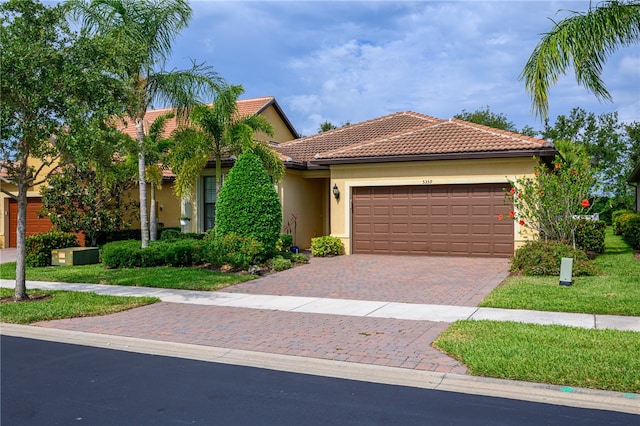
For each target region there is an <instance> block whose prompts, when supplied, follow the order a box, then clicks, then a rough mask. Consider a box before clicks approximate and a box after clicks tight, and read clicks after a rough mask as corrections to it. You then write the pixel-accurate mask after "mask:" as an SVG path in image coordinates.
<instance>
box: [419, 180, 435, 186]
mask: <svg viewBox="0 0 640 426" xmlns="http://www.w3.org/2000/svg"><path fill="white" fill-rule="evenodd" d="M432 183H433V179H422V184H423V185H431V184H432Z"/></svg>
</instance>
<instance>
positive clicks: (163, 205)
mask: <svg viewBox="0 0 640 426" xmlns="http://www.w3.org/2000/svg"><path fill="white" fill-rule="evenodd" d="M238 111H239V113H240V114H241V115H249V114H260V115H263V116H264V117H266V118H267V119H268V120H269V121H270V122H271V124H272V125H273V127H274V135H273V136H272V137H269V136H267V135H261V134H258V135H256V136H257V137H258V138H259V139H261V140H265V141H271V142H284V141H290V140H292V139H295V138H297V137H298V133H297V132H296V130H295V129H294V128H293V126H292V125H291V123H290V122H289V119H288V118H287V117H286V115H285V114H284V112H283V111H282V109H281V108H280V106H279V105H278V103H277V102H276V100H275V98H273V97H270V96H269V97H260V98H252V99H244V100H239V101H238ZM168 112H170V110H169V109H159V110H152V111H149V112H148V113H147V114H146V116H145V129H147V130H148V129H149V126H150V125H151V123H153V121H154V120H155V119H156V118H157V117H158V116H160V115H162V114H165V113H168ZM175 127H176V120H175V119H174V120H169V121H168V122H167V125H166V128H165V133H166V134H167V135H168V134H169V133H171V131H173V130H174V129H175ZM122 131H123V132H124V133H126V134H128V135H129V136H131V137H134V138H135V128H134V125H133V123H125V126H124V127H123V128H122ZM33 165H34V166H35V167H38V166H39V163H38V162H37V161H35V160H34V164H33ZM231 165H232V162H231V161H226V162H225V163H224V166H225V168H226V170H228V169H229V168H230V167H231ZM211 167H214V165H213V163H211ZM6 178H7V175H6V171H5V170H3V169H0V185H2V189H3V190H7V191H8V192H11V193H17V188H16V187H15V186H14V185H12V184H10V183H8V181H7V180H6ZM174 180H175V175H174V174H173V173H172V172H171V171H170V170H165V171H164V172H163V186H162V189H160V190H158V191H156V199H157V209H158V211H157V217H158V222H159V223H160V224H161V225H163V226H166V227H175V226H180V224H179V218H180V216H181V215H182V213H181V210H182V211H183V212H184V210H185V208H186V209H187V210H189V208H190V207H191V206H193V209H192V211H188V212H187V213H188V214H193V217H194V218H195V219H196V220H192V221H191V223H190V227H193V229H194V231H198V232H203V231H205V230H206V227H204V226H203V223H205V221H206V217H205V216H206V215H205V214H203V211H205V210H206V209H205V208H204V207H205V206H207V205H208V204H211V201H212V200H211V195H210V194H211V189H212V188H215V172H214V170H213V168H211V169H207V170H205V172H204V173H203V175H202V177H201V178H200V179H199V181H198V182H197V184H196V188H195V190H194V195H193V197H192V199H193V200H194V201H192V202H184V201H183V202H182V203H181V201H180V200H179V199H178V198H177V197H176V196H175V194H174V193H173V181H174ZM40 186H41V185H39V186H37V187H34V188H31V189H30V191H29V192H28V194H27V196H28V204H27V236H29V235H33V234H38V233H41V232H47V231H49V230H50V229H51V228H52V227H53V225H52V224H51V222H50V221H49V219H48V218H42V219H41V218H38V217H37V215H36V212H37V211H38V210H39V209H40V208H41V207H42V201H41V197H40V191H39V188H40ZM147 193H148V194H149V193H150V192H149V191H148V192H147ZM129 195H130V196H131V197H133V199H136V200H137V199H138V191H137V190H133V191H131V193H130V194H129ZM149 201H150V200H149ZM209 210H210V209H209ZM17 213H18V204H17V202H16V201H14V200H13V199H11V197H9V196H8V195H7V194H5V193H1V192H0V247H15V246H16V228H17ZM136 226H139V225H138V224H136V223H133V227H136Z"/></svg>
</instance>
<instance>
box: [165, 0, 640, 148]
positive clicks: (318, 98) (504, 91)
mask: <svg viewBox="0 0 640 426" xmlns="http://www.w3.org/2000/svg"><path fill="white" fill-rule="evenodd" d="M593 4H597V1H594V2H593ZM191 7H192V8H193V18H192V20H191V22H190V24H189V27H188V28H186V29H185V30H183V31H182V32H181V34H180V35H179V36H178V38H177V39H176V40H175V41H174V43H173V54H172V56H171V57H170V58H169V60H168V62H167V64H166V68H167V69H173V68H176V69H185V68H189V67H190V66H191V63H192V60H195V61H196V62H198V63H202V62H204V63H206V64H207V65H210V66H212V67H213V68H214V69H215V70H216V71H217V72H218V73H219V74H220V75H221V76H222V77H223V78H224V79H225V80H226V81H227V82H228V83H230V84H242V85H243V87H244V89H245V94H244V95H242V96H241V98H253V97H262V96H274V97H275V99H276V101H277V102H278V104H279V105H280V106H281V107H282V109H283V110H284V112H285V114H286V115H287V117H288V118H289V120H290V121H291V123H292V124H293V126H294V127H295V128H296V130H297V131H298V133H300V134H301V135H311V134H314V133H317V132H318V128H319V125H320V123H322V122H324V121H330V122H332V123H333V124H335V125H340V124H344V123H346V122H350V123H356V122H359V121H364V120H369V119H373V118H377V117H380V116H383V115H386V114H390V113H394V112H399V111H414V112H418V113H422V114H427V115H431V116H434V117H438V118H445V119H446V118H451V117H453V116H454V115H455V114H459V113H461V112H462V111H463V110H466V111H468V112H473V111H476V110H478V109H484V108H485V107H489V108H490V110H491V111H492V112H494V113H501V114H504V115H505V116H506V117H507V118H508V119H509V120H510V121H512V122H514V123H515V125H516V127H517V128H518V129H521V128H522V127H524V126H525V125H529V126H532V127H533V128H535V129H541V128H542V127H543V126H542V123H541V121H540V119H539V118H536V117H535V115H534V114H533V113H532V110H531V100H530V97H529V95H528V93H527V92H526V91H525V88H524V82H523V81H521V80H520V79H519V76H520V73H521V72H522V69H523V67H524V65H525V63H526V61H527V59H528V58H529V56H530V54H531V52H532V51H533V49H534V48H535V46H536V44H537V42H538V41H539V39H540V37H541V34H543V33H545V32H548V31H550V30H551V28H552V26H553V22H552V20H556V21H557V20H560V19H562V18H563V17H565V16H567V15H568V13H569V11H581V12H584V11H586V10H587V9H588V7H589V2H588V1H578V2H576V1H572V2H568V1H516V0H511V1H417V2H401V1H253V2H244V1H212V0H209V1H206V0H199V1H192V2H191ZM602 77H603V80H604V82H605V84H606V87H607V89H608V90H609V92H610V93H611V95H612V97H613V102H604V103H603V102H600V101H598V99H597V98H596V97H595V96H594V95H593V94H592V93H590V92H588V91H587V90H586V89H584V88H583V87H581V86H579V85H578V84H577V83H576V81H575V77H574V74H573V70H570V72H569V74H567V76H566V77H562V78H561V79H560V81H559V82H558V84H557V85H555V86H554V87H553V88H552V89H551V91H550V114H549V120H550V122H551V123H553V122H555V119H556V117H557V116H558V115H560V114H564V115H568V114H569V113H570V111H571V109H572V108H574V107H577V106H579V107H582V108H583V109H585V110H586V111H588V112H594V113H596V114H601V113H608V112H614V111H617V112H618V117H619V120H620V121H623V122H632V121H640V45H635V46H631V47H627V48H623V49H619V50H618V51H617V52H616V53H615V54H613V55H612V56H610V57H609V59H608V61H607V63H606V66H605V68H604V70H603V74H602Z"/></svg>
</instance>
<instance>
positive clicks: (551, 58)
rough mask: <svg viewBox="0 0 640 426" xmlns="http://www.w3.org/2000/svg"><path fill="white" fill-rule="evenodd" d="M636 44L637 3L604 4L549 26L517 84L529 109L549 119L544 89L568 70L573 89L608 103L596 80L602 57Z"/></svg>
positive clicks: (638, 30) (638, 31)
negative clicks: (571, 73) (522, 86)
mask: <svg viewBox="0 0 640 426" xmlns="http://www.w3.org/2000/svg"><path fill="white" fill-rule="evenodd" d="M638 41H640V2H639V1H637V0H635V1H631V2H621V1H607V2H604V3H602V4H600V5H599V6H597V7H594V8H591V9H589V11H588V12H586V13H576V12H574V14H573V15H572V16H570V17H569V18H566V19H563V20H562V21H560V22H558V23H555V24H554V27H553V29H552V30H551V31H550V32H549V33H547V34H545V35H544V36H543V37H542V39H541V40H540V42H539V43H538V45H537V46H536V47H535V49H534V50H533V52H532V54H531V56H530V57H529V59H528V61H527V63H526V65H525V67H524V69H523V71H522V73H521V74H520V79H521V80H524V81H525V87H526V90H527V91H528V92H529V94H530V95H531V98H532V109H533V111H534V112H535V114H536V116H539V117H541V118H543V119H546V117H547V116H548V114H549V89H550V87H551V86H553V85H554V84H555V83H557V81H558V79H559V77H560V75H562V74H566V72H567V71H568V70H569V68H570V67H571V66H573V68H574V71H575V77H576V80H577V81H578V83H579V84H581V85H582V86H584V87H586V88H587V89H588V90H590V91H591V92H593V93H594V94H595V96H596V97H597V98H598V99H599V100H601V101H607V100H611V94H610V93H609V92H608V91H607V89H606V87H605V84H604V82H603V81H602V79H601V75H602V69H603V66H604V63H605V62H606V60H607V58H608V57H609V56H610V55H611V53H613V52H614V51H616V50H617V49H618V48H620V47H623V46H628V45H631V44H634V43H637V42H638Z"/></svg>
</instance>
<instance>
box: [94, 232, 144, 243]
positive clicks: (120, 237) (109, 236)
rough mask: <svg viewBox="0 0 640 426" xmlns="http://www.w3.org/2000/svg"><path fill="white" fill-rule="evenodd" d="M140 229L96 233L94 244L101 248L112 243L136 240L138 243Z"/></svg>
mask: <svg viewBox="0 0 640 426" xmlns="http://www.w3.org/2000/svg"><path fill="white" fill-rule="evenodd" d="M140 236H141V235H140V229H120V230H117V231H107V232H98V233H96V242H97V244H98V245H99V246H102V245H104V244H107V243H111V242H113V241H127V240H138V241H140Z"/></svg>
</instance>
